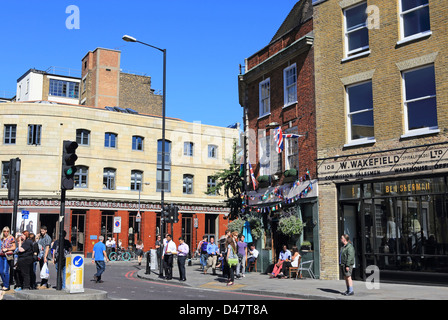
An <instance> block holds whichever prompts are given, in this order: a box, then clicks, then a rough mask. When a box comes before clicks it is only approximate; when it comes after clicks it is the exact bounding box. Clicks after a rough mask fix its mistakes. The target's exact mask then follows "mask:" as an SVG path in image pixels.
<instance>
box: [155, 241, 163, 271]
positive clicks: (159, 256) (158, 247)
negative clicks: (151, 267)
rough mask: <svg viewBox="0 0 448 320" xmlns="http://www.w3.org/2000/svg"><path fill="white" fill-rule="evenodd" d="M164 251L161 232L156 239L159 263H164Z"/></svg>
mask: <svg viewBox="0 0 448 320" xmlns="http://www.w3.org/2000/svg"><path fill="white" fill-rule="evenodd" d="M162 251H163V242H162V236H161V235H160V234H159V235H158V236H157V240H156V252H157V263H160V264H162V260H161V259H162ZM160 276H163V274H161V275H160Z"/></svg>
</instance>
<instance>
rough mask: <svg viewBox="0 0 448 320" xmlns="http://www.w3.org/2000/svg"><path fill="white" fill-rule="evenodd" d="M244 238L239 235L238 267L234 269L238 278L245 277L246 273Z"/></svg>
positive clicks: (245, 245)
mask: <svg viewBox="0 0 448 320" xmlns="http://www.w3.org/2000/svg"><path fill="white" fill-rule="evenodd" d="M244 238H245V237H244V236H243V235H240V240H239V241H238V243H237V245H238V261H239V263H238V266H237V268H236V275H237V277H238V278H241V277H243V278H244V277H245V276H246V275H245V273H246V259H247V243H246V242H244Z"/></svg>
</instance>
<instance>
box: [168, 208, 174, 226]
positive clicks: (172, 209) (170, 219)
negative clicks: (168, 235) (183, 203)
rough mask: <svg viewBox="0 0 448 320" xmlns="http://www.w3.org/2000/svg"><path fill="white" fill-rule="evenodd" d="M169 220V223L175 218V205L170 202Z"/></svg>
mask: <svg viewBox="0 0 448 320" xmlns="http://www.w3.org/2000/svg"><path fill="white" fill-rule="evenodd" d="M168 213H169V214H168V221H169V223H173V220H174V206H173V205H172V204H170V207H169V209H168Z"/></svg>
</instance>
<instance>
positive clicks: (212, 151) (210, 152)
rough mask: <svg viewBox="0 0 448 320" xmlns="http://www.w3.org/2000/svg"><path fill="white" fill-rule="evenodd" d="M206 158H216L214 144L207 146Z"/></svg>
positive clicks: (216, 153) (215, 146)
mask: <svg viewBox="0 0 448 320" xmlns="http://www.w3.org/2000/svg"><path fill="white" fill-rule="evenodd" d="M208 157H209V158H210V159H217V158H218V146H217V145H214V144H209V145H208Z"/></svg>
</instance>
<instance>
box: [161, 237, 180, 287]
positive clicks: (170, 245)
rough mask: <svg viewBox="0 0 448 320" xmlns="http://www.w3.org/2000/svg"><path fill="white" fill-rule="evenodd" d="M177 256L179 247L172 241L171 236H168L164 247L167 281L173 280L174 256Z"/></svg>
mask: <svg viewBox="0 0 448 320" xmlns="http://www.w3.org/2000/svg"><path fill="white" fill-rule="evenodd" d="M175 254H177V246H176V244H175V243H174V241H173V240H172V239H171V235H170V234H167V235H166V243H165V245H164V247H163V262H164V263H163V264H164V267H165V279H166V280H171V279H173V255H175Z"/></svg>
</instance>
